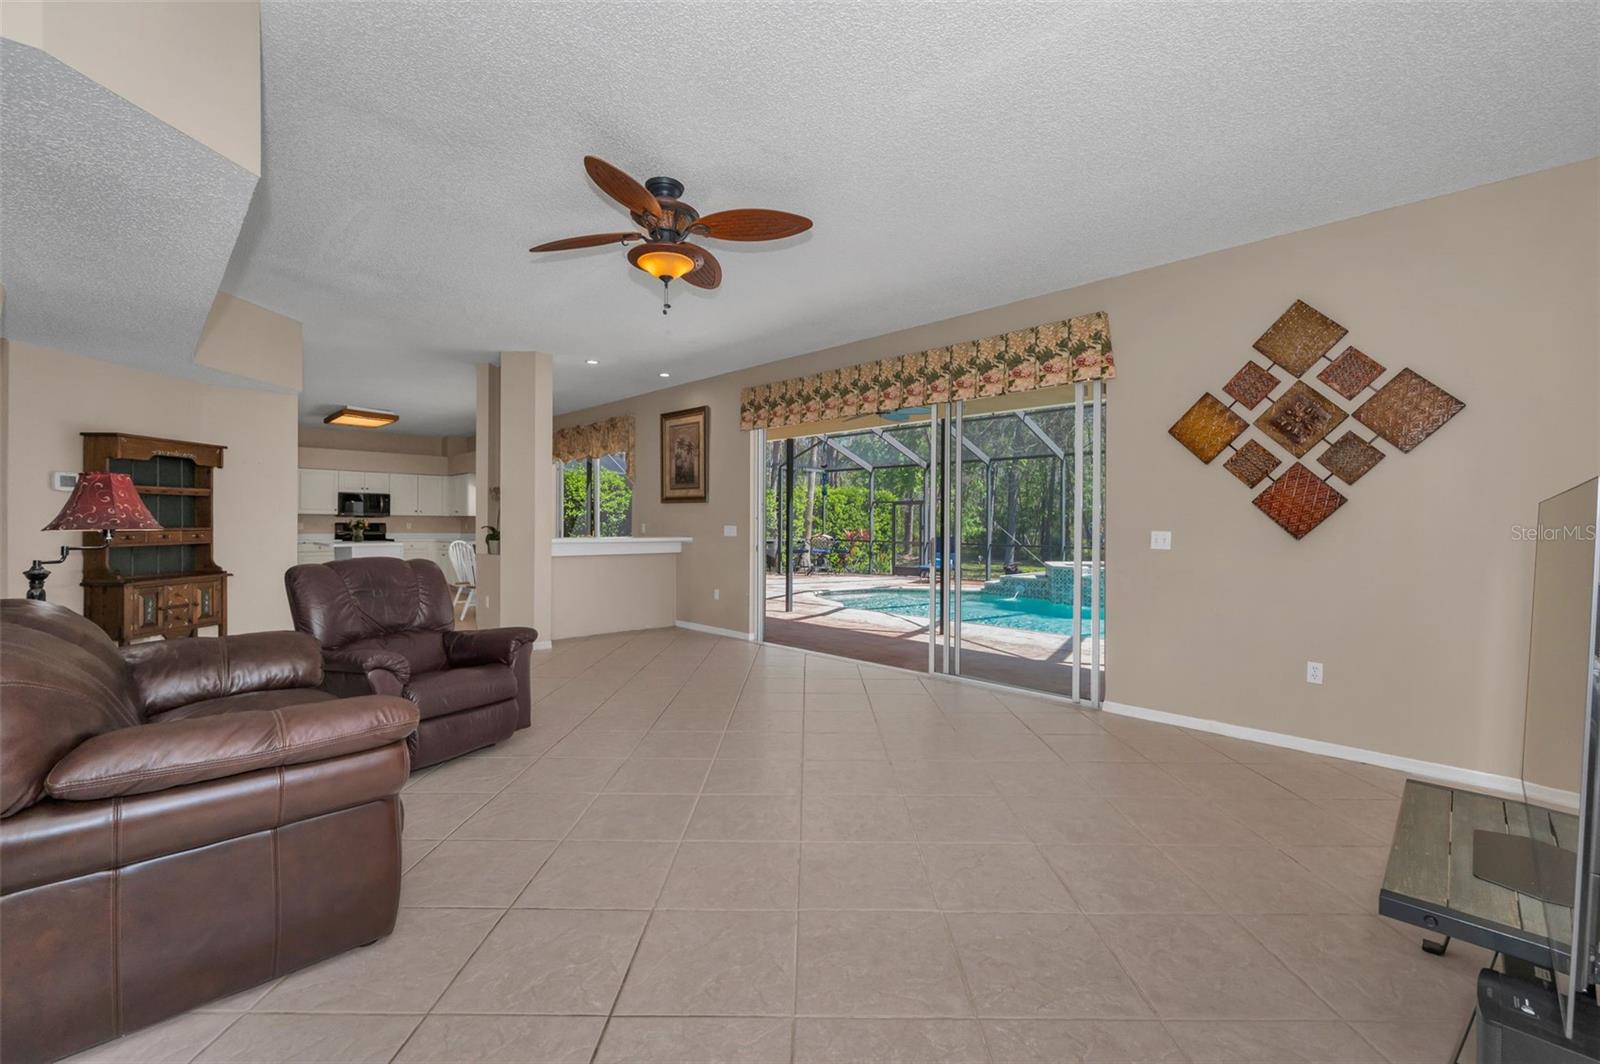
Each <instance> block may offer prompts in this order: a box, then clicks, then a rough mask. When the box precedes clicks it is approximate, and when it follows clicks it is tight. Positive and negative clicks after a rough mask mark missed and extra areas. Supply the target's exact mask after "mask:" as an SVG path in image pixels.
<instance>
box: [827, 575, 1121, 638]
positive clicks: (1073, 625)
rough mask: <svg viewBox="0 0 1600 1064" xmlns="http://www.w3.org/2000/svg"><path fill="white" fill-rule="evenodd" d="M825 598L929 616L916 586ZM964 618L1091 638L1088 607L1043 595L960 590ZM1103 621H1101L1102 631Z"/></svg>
mask: <svg viewBox="0 0 1600 1064" xmlns="http://www.w3.org/2000/svg"><path fill="white" fill-rule="evenodd" d="M820 594H821V596H822V597H823V598H826V599H829V600H831V601H833V602H837V603H838V604H839V605H841V606H848V607H849V608H850V609H854V610H875V611H877V612H878V613H892V614H894V615H895V616H897V617H915V618H919V619H922V620H926V619H927V617H928V592H927V591H925V590H918V589H916V588H897V587H893V588H890V587H876V588H867V589H865V590H862V591H825V592H820ZM961 620H962V621H963V622H970V623H972V624H991V625H994V626H996V627H999V628H1017V629H1020V630H1022V631H1025V632H1048V633H1050V634H1053V635H1073V634H1074V633H1076V634H1077V635H1079V636H1082V637H1084V638H1088V637H1089V636H1090V635H1091V634H1092V631H1093V624H1092V622H1091V619H1090V616H1089V607H1088V606H1087V605H1085V606H1083V608H1082V609H1081V610H1077V609H1074V608H1073V607H1072V606H1070V605H1057V604H1056V603H1053V602H1046V601H1044V600H1043V599H1029V598H1010V597H1005V596H1000V595H994V594H990V593H988V592H985V591H963V592H962V593H961ZM1103 628H1104V622H1103V621H1102V634H1103Z"/></svg>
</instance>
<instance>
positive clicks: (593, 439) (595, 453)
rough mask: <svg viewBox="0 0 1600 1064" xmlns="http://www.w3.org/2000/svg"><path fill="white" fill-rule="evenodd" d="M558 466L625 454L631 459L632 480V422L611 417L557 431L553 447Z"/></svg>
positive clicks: (629, 465) (630, 475) (629, 468)
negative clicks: (583, 459) (587, 459)
mask: <svg viewBox="0 0 1600 1064" xmlns="http://www.w3.org/2000/svg"><path fill="white" fill-rule="evenodd" d="M550 451H551V453H552V454H553V455H554V456H555V459H556V461H558V462H571V461H573V460H575V459H578V458H604V457H605V456H606V455H608V454H616V453H617V452H619V451H620V452H623V453H625V454H626V455H627V456H628V478H629V479H630V480H631V479H633V451H634V432H633V418H631V417H608V418H606V419H605V420H604V421H592V422H590V423H589V424H587V425H569V426H567V427H566V428H564V429H557V430H556V433H555V439H554V440H553V441H552V443H551V446H550Z"/></svg>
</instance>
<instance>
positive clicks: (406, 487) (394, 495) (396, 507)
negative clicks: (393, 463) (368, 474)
mask: <svg viewBox="0 0 1600 1064" xmlns="http://www.w3.org/2000/svg"><path fill="white" fill-rule="evenodd" d="M417 479H418V478H417V475H416V474H415V473H390V474H389V512H390V513H391V514H393V515H395V516H396V517H398V516H400V515H401V514H419V513H421V512H422V511H421V510H419V509H417Z"/></svg>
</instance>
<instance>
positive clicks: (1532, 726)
mask: <svg viewBox="0 0 1600 1064" xmlns="http://www.w3.org/2000/svg"><path fill="white" fill-rule="evenodd" d="M1597 524H1600V481H1596V480H1588V481H1586V482H1584V483H1582V484H1579V485H1577V486H1576V487H1573V488H1570V489H1568V490H1567V491H1564V492H1561V493H1560V494H1558V495H1553V496H1551V497H1550V498H1548V499H1545V500H1544V501H1543V502H1542V503H1540V504H1539V517H1538V524H1537V526H1536V527H1535V528H1534V529H1519V530H1518V533H1519V534H1522V535H1527V536H1533V537H1534V538H1535V548H1534V573H1533V611H1532V616H1531V622H1532V623H1531V626H1530V632H1529V641H1528V685H1527V704H1526V709H1525V715H1524V718H1523V743H1522V786H1523V792H1524V793H1523V797H1524V799H1525V802H1526V804H1527V807H1528V811H1529V812H1530V813H1532V812H1533V811H1535V810H1557V811H1563V812H1570V813H1576V815H1577V820H1576V822H1574V821H1573V820H1572V819H1571V817H1570V816H1560V815H1552V816H1550V817H1548V819H1547V820H1546V821H1545V823H1547V824H1550V825H1553V828H1554V830H1553V831H1552V832H1551V835H1550V837H1549V838H1548V842H1547V844H1543V845H1541V844H1539V843H1538V842H1534V843H1533V844H1532V845H1531V846H1525V847H1524V848H1523V850H1522V854H1521V857H1522V863H1523V868H1522V869H1521V871H1520V872H1515V871H1514V872H1512V873H1511V874H1512V875H1513V876H1515V875H1521V876H1522V877H1524V879H1525V881H1526V880H1527V877H1532V882H1531V884H1525V885H1528V886H1529V887H1530V889H1528V890H1527V893H1528V894H1532V895H1534V896H1535V897H1537V898H1540V899H1542V905H1543V908H1544V912H1543V919H1544V922H1545V925H1546V927H1547V928H1548V937H1549V939H1550V954H1551V958H1552V963H1551V965H1550V967H1551V969H1552V970H1553V971H1560V970H1561V969H1567V973H1566V978H1565V985H1564V986H1561V985H1560V981H1558V984H1557V985H1558V986H1559V987H1560V990H1559V994H1560V998H1561V1014H1562V1020H1563V1026H1564V1028H1565V1033H1566V1035H1567V1037H1568V1038H1571V1037H1572V1036H1573V1033H1574V1032H1573V1021H1574V1017H1575V1016H1576V1015H1578V1014H1579V1012H1580V1011H1581V1010H1580V1009H1579V1008H1578V1003H1579V996H1580V995H1583V994H1587V993H1588V992H1589V990H1590V988H1591V987H1592V986H1593V985H1595V983H1596V981H1597V980H1596V975H1597V969H1596V963H1595V962H1596V944H1597V931H1600V831H1597V825H1600V757H1597V752H1600V717H1597V714H1600V641H1597V629H1600V549H1597V543H1596V535H1595V529H1596V525H1597ZM1574 828H1575V830H1574ZM1562 835H1565V836H1566V837H1565V838H1562V837H1560V836H1562ZM1513 856H1515V855H1513ZM1478 858H1479V860H1478V861H1477V862H1475V864H1482V863H1483V862H1484V861H1486V860H1490V859H1491V855H1488V854H1479V855H1478ZM1500 871H1501V872H1502V873H1503V872H1504V871H1505V869H1503V868H1502V869H1501V870H1500ZM1492 872H1493V870H1486V869H1484V868H1481V867H1475V869H1474V873H1475V874H1476V875H1477V876H1479V877H1480V878H1486V879H1490V880H1494V879H1495V875H1494V874H1492ZM1567 958H1571V962H1570V966H1569V964H1568V963H1566V961H1567ZM1585 1014H1589V1015H1592V1013H1588V1012H1586V1013H1585Z"/></svg>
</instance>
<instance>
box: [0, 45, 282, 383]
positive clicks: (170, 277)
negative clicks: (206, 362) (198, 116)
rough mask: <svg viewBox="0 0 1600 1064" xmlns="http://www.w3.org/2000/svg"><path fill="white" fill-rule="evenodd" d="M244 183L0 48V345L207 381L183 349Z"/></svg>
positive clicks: (229, 169) (145, 119)
mask: <svg viewBox="0 0 1600 1064" xmlns="http://www.w3.org/2000/svg"><path fill="white" fill-rule="evenodd" d="M255 186H256V176H255V175H254V174H251V173H249V172H248V171H246V170H244V169H242V168H240V167H239V166H237V165H235V164H234V163H232V162H230V161H229V160H227V159H225V158H223V157H222V156H220V155H218V154H217V153H216V152H214V151H212V150H211V149H209V148H207V147H205V146H203V145H201V144H199V143H198V142H196V141H194V140H192V139H190V138H189V137H188V136H186V135H184V134H182V133H180V132H178V131H177V130H175V129H173V128H172V127H171V126H169V125H167V124H166V123H164V122H162V121H160V120H159V119H156V118H153V117H151V116H150V115H149V114H147V113H146V112H144V111H142V110H140V109H139V108H138V107H135V106H134V105H133V104H131V103H129V102H128V101H126V100H124V99H123V98H122V97H120V96H117V95H116V94H115V93H112V92H110V91H109V90H107V89H105V88H103V87H102V86H100V85H98V84H96V83H95V82H93V81H91V80H90V79H88V78H86V77H84V76H83V75H82V74H80V73H78V72H77V71H76V70H73V69H72V68H71V67H68V66H66V65H65V64H63V63H61V62H60V61H58V60H56V59H54V58H52V57H50V56H48V55H46V54H45V53H43V52H41V51H38V50H37V49H34V48H30V47H28V46H26V45H22V44H17V43H15V42H13V41H9V40H4V41H0V284H4V285H5V289H6V308H5V335H6V336H7V337H9V338H11V339H15V340H22V341H26V342H29V343H36V344H42V345H44V346H47V347H54V348H58V349H61V350H66V351H74V352H78V353H80V354H84V355H90V356H93V357H96V358H106V359H114V360H117V361H120V362H126V363H129V364H132V365H138V366H144V367H147V368H151V369H158V370H163V371H166V372H176V373H183V374H185V375H187V376H191V377H197V378H202V379H208V380H235V379H236V378H233V377H231V376H229V375H227V374H222V373H218V372H217V371H215V370H210V369H206V368H204V367H199V366H196V365H195V362H194V353H195V347H196V345H197V344H198V343H199V340H200V331H201V329H202V328H203V327H204V325H205V321H206V315H207V314H208V313H209V312H210V310H211V302H212V300H213V298H214V297H215V296H216V293H217V286H218V285H219V284H220V283H221V281H222V275H223V271H224V269H226V267H227V264H228V256H229V254H230V253H231V252H232V251H233V247H234V241H235V239H236V238H237V237H238V234H239V227H240V225H241V224H242V223H243V221H244V217H245V210H246V208H248V207H249V205H250V194H251V192H252V190H253V189H254V188H255Z"/></svg>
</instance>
